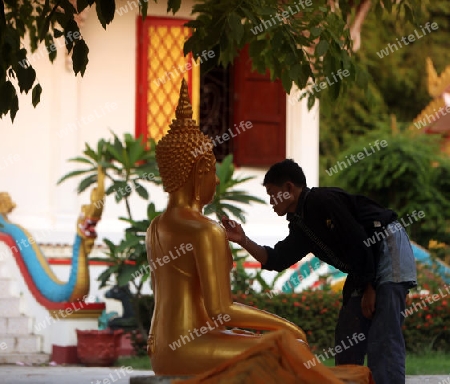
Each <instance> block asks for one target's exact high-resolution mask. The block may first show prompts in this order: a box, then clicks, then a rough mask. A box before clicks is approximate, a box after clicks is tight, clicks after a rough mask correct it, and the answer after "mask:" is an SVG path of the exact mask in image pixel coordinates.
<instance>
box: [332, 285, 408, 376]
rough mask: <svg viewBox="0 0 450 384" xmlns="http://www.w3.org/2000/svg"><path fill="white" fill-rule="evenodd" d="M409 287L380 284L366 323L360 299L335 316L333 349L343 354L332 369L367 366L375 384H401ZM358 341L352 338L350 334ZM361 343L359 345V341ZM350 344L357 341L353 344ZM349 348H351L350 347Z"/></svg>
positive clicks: (357, 297) (350, 301)
mask: <svg viewBox="0 0 450 384" xmlns="http://www.w3.org/2000/svg"><path fill="white" fill-rule="evenodd" d="M409 286H410V285H409V284H407V283H391V282H388V283H383V284H380V285H378V286H377V288H376V304H375V314H374V317H373V318H372V319H371V320H368V319H366V318H365V317H364V316H363V314H362V310H361V299H362V296H353V297H351V298H350V299H349V301H348V302H347V303H346V305H345V306H343V307H342V308H341V310H340V313H339V320H338V323H337V326H336V334H335V342H336V346H338V345H341V347H342V349H343V351H342V352H341V353H337V354H336V356H335V362H336V365H342V364H357V365H364V357H365V355H366V354H367V365H368V367H369V368H370V370H371V371H372V374H373V378H374V380H375V383H376V384H405V357H406V351H405V341H404V338H403V333H402V325H403V321H404V317H403V315H402V314H401V312H402V311H404V310H405V301H406V295H407V294H408V288H409ZM355 333H356V334H357V335H360V334H361V333H362V334H364V335H365V337H364V338H363V337H362V335H360V338H359V339H358V338H357V337H355V338H354V339H353V338H352V337H353V335H354V334H355ZM361 339H364V340H363V341H359V340H361ZM354 340H358V343H355V341H354ZM351 344H353V346H350V345H351Z"/></svg>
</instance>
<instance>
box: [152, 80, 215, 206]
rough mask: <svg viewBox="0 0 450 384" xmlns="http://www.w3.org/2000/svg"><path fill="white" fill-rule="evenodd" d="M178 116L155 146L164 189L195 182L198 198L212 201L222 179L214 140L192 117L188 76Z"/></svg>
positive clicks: (174, 189)
mask: <svg viewBox="0 0 450 384" xmlns="http://www.w3.org/2000/svg"><path fill="white" fill-rule="evenodd" d="M175 116H176V119H174V120H172V124H170V130H169V131H168V132H167V134H166V135H164V136H163V138H162V139H161V140H160V141H159V142H158V145H157V146H156V150H155V151H156V161H157V163H158V167H159V173H160V175H161V180H162V183H163V186H164V190H165V191H166V192H168V193H169V194H170V193H173V192H176V191H179V190H180V188H183V187H185V186H186V185H187V184H189V183H190V184H192V185H193V186H194V191H193V193H194V198H195V199H196V200H201V201H202V202H203V203H208V202H209V200H211V198H212V196H213V195H214V191H215V186H216V182H217V180H218V179H216V171H215V163H216V159H215V157H214V153H213V151H212V149H213V143H212V141H211V139H210V138H209V137H208V136H206V135H205V134H203V133H202V132H201V131H200V128H199V126H198V125H197V124H196V121H195V120H193V119H192V106H191V103H190V101H189V94H188V87H187V83H186V81H185V80H184V79H183V81H182V83H181V89H180V98H179V101H178V106H177V108H176V111H175ZM211 188H213V190H212V191H211ZM211 193H212V195H211ZM208 195H211V196H209V197H208ZM205 199H206V200H208V199H209V200H208V201H204V200H205Z"/></svg>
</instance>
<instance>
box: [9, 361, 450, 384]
mask: <svg viewBox="0 0 450 384" xmlns="http://www.w3.org/2000/svg"><path fill="white" fill-rule="evenodd" d="M139 376H140V377H139ZM143 376H146V377H143ZM131 378H133V381H132V384H154V383H158V384H169V383H170V381H169V379H168V378H167V377H160V376H158V377H156V376H154V373H153V371H134V370H131V372H130V369H128V371H127V370H125V369H121V368H120V367H115V368H85V367H19V366H11V365H0V383H1V384H61V383H64V384H130V379H131ZM136 380H138V381H136ZM143 380H144V381H143ZM280 384H282V383H280ZM406 384H450V369H449V375H442V376H408V377H407V379H406Z"/></svg>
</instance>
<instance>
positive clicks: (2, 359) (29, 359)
mask: <svg viewBox="0 0 450 384" xmlns="http://www.w3.org/2000/svg"><path fill="white" fill-rule="evenodd" d="M49 360H50V356H49V355H47V354H45V353H11V354H8V355H3V354H0V364H17V363H24V364H46V363H48V362H49Z"/></svg>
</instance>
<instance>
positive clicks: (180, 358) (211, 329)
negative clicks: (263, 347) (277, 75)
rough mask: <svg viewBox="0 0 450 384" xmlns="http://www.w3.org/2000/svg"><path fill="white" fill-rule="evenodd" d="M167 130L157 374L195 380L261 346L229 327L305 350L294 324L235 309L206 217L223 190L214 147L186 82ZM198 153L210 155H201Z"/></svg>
mask: <svg viewBox="0 0 450 384" xmlns="http://www.w3.org/2000/svg"><path fill="white" fill-rule="evenodd" d="M170 128H171V129H170V130H169V131H168V133H167V134H166V135H165V136H164V137H163V138H162V139H161V140H160V141H159V143H158V145H157V147H156V159H157V162H158V166H159V171H160V175H161V179H162V182H163V185H164V188H165V190H166V191H167V192H168V193H169V199H168V203H167V208H166V210H165V211H164V212H163V213H162V214H161V215H160V216H158V217H157V218H155V219H154V220H153V221H152V223H151V225H150V227H149V229H148V231H147V239H146V245H147V258H148V262H149V265H150V266H151V268H152V272H151V282H152V289H153V292H154V295H155V309H154V313H153V319H152V325H151V329H150V334H149V339H148V354H149V357H150V359H151V362H152V368H153V370H154V371H155V373H156V374H162V375H177V374H188V375H189V374H197V373H200V372H204V371H206V370H208V369H211V368H214V367H216V366H217V365H218V364H220V363H223V362H224V361H226V360H228V359H230V358H232V357H234V356H236V355H238V354H240V353H242V352H244V351H245V350H247V349H248V348H250V347H252V346H254V345H255V344H256V343H259V342H260V340H261V338H260V337H259V336H258V335H255V334H253V333H251V332H246V331H240V330H227V328H226V327H229V328H232V327H239V328H246V329H254V330H268V331H274V330H279V329H285V330H289V331H290V332H292V334H293V335H294V336H295V337H296V338H297V339H300V340H302V341H303V342H306V336H305V333H304V332H303V331H302V330H301V329H300V328H299V327H297V326H296V325H295V324H293V323H291V322H289V321H287V320H285V319H283V318H281V317H279V316H276V315H273V314H271V313H268V312H265V311H261V310H258V309H256V308H253V307H249V306H246V305H242V304H239V303H234V302H233V301H232V294H231V282H230V270H231V269H232V267H233V259H232V255H231V252H230V248H229V243H228V239H227V237H226V232H225V230H224V228H222V227H221V226H220V225H219V224H218V223H216V222H215V221H213V220H211V219H209V218H208V217H206V216H204V215H203V213H202V212H203V207H204V206H205V205H206V204H208V203H209V202H210V201H211V200H212V199H213V196H214V193H215V189H216V185H217V183H218V178H217V176H216V174H215V158H214V154H213V152H212V148H213V146H212V143H211V140H210V139H209V138H208V137H207V136H205V135H204V134H203V133H202V132H201V131H200V129H199V127H198V126H197V125H196V122H195V121H194V120H192V108H191V105H190V102H189V97H188V93H187V84H186V82H185V81H184V80H183V82H182V85H181V91H180V100H179V104H178V107H177V109H176V119H175V120H173V122H172V124H171V125H170ZM208 143H209V144H210V145H208ZM197 148H201V149H205V148H208V150H206V149H205V150H204V153H203V154H198V152H196V151H195V150H196V149H197ZM169 256H170V257H169ZM161 259H162V260H163V261H164V263H163V264H161Z"/></svg>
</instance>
